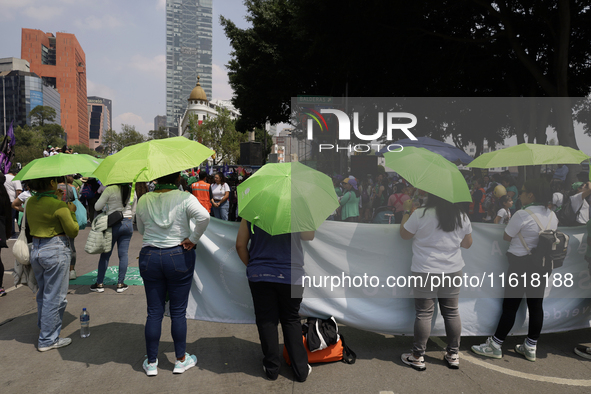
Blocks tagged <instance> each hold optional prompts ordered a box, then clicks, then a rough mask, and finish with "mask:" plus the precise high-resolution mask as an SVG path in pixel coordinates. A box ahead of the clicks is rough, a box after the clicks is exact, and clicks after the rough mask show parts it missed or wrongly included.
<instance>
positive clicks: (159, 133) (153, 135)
mask: <svg viewBox="0 0 591 394" xmlns="http://www.w3.org/2000/svg"><path fill="white" fill-rule="evenodd" d="M168 137H169V135H168V131H166V128H165V127H160V128H159V129H158V130H150V131H148V141H149V140H161V139H164V138H168Z"/></svg>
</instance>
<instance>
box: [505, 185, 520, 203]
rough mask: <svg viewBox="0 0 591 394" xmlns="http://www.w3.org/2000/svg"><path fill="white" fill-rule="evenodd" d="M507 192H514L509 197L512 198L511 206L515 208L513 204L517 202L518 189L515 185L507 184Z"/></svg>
mask: <svg viewBox="0 0 591 394" xmlns="http://www.w3.org/2000/svg"><path fill="white" fill-rule="evenodd" d="M509 192H513V193H515V194H514V195H513V197H512V198H511V199H512V200H513V206H512V207H511V208H515V204H516V203H517V199H518V198H519V190H517V186H509V187H507V193H509Z"/></svg>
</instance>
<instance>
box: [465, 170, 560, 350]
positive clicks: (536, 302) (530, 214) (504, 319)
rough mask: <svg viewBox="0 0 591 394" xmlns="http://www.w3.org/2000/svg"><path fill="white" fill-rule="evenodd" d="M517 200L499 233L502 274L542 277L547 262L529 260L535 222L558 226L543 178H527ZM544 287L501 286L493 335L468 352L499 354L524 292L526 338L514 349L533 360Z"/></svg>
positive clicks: (552, 227) (534, 242)
mask: <svg viewBox="0 0 591 394" xmlns="http://www.w3.org/2000/svg"><path fill="white" fill-rule="evenodd" d="M519 199H520V200H521V203H522V204H523V207H524V208H523V209H521V210H519V211H517V212H516V213H515V214H514V215H513V216H512V217H511V220H509V224H507V227H505V234H504V235H503V239H504V240H505V241H509V242H511V244H510V245H509V250H508V251H507V259H508V260H509V269H508V271H507V276H506V277H507V278H509V277H511V276H512V277H517V278H522V277H525V278H529V279H531V278H532V277H533V276H532V275H534V274H538V275H539V277H540V278H542V277H543V276H544V274H549V273H550V272H551V271H552V266H551V264H546V265H545V266H544V265H542V264H541V263H539V264H537V263H536V262H535V261H533V260H532V255H531V254H529V252H530V250H532V249H534V248H535V247H536V246H538V240H539V233H540V231H541V230H540V225H538V223H537V221H539V222H540V224H541V225H542V226H543V227H544V228H545V229H549V230H556V228H557V227H558V219H557V218H556V214H555V213H554V212H553V211H552V210H551V209H548V206H549V205H550V204H551V201H552V190H551V188H550V185H549V184H548V182H547V181H546V180H544V179H531V180H529V181H526V182H525V184H524V185H523V188H522V190H521V193H520V195H519ZM526 282H528V281H526ZM541 283H543V281H541ZM545 289H546V287H545V286H544V285H542V286H536V287H533V286H532V285H531V281H530V282H528V284H526V285H525V286H523V282H521V283H520V284H518V285H517V286H515V287H513V286H507V287H505V298H504V300H503V312H502V314H501V319H500V320H499V324H498V325H497V330H496V331H495V334H494V335H493V336H492V337H489V338H488V339H487V340H486V342H485V343H483V344H481V345H474V346H472V351H473V352H474V353H476V354H480V355H481V356H486V357H493V358H501V357H503V352H502V350H501V346H502V345H503V342H504V341H505V338H507V335H509V332H510V331H511V329H512V328H513V324H514V323H515V316H516V315H517V310H518V309H519V305H520V304H521V300H522V298H523V296H524V295H525V297H526V299H527V310H528V312H529V325H528V332H527V338H526V339H525V341H524V342H523V344H519V345H517V346H515V351H516V352H517V353H519V354H521V355H523V356H524V357H525V358H526V359H528V360H529V361H535V360H536V346H537V343H538V339H539V337H540V333H541V332H542V325H543V323H544V309H543V307H542V303H543V301H544V290H545Z"/></svg>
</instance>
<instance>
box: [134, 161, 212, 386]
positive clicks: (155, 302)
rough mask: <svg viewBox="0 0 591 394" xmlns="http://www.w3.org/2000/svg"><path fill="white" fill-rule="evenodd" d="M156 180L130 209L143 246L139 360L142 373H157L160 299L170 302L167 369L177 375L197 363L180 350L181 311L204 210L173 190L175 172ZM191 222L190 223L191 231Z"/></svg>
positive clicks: (182, 342)
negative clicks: (143, 352) (142, 352)
mask: <svg viewBox="0 0 591 394" xmlns="http://www.w3.org/2000/svg"><path fill="white" fill-rule="evenodd" d="M157 181H158V183H157V185H156V189H155V191H154V192H150V193H147V194H144V196H143V197H142V198H141V199H140V200H139V202H138V204H137V210H136V220H137V227H138V230H139V232H140V234H142V235H143V245H144V246H143V247H142V250H141V251H140V256H139V268H140V274H141V276H142V279H143V280H144V288H145V291H146V301H147V304H148V317H147V319H146V327H145V336H146V349H147V358H146V360H145V361H144V363H143V368H144V370H145V371H146V374H147V375H148V376H154V375H156V374H158V345H159V342H160V333H161V330H162V318H163V316H164V304H165V300H166V297H168V298H169V300H170V304H169V305H170V307H169V308H170V318H171V323H172V328H171V333H172V338H173V341H174V349H175V356H176V360H177V361H176V363H175V366H174V370H173V373H183V372H185V371H186V370H187V369H189V368H192V367H194V366H195V365H196V364H197V357H196V356H195V355H190V354H189V353H186V346H187V343H186V340H187V318H186V312H187V302H188V299H189V292H190V290H191V283H192V280H193V271H194V270H195V258H196V254H195V250H194V247H195V244H196V243H197V241H198V240H199V238H201V236H202V235H203V233H204V231H205V229H206V228H207V225H208V224H209V213H207V210H206V209H205V208H203V206H202V205H201V204H200V203H199V201H198V200H197V198H196V197H195V196H194V195H193V194H191V193H184V192H181V191H180V190H179V189H178V185H179V182H180V173H179V172H174V173H172V174H169V175H165V176H162V177H160V178H158V179H157ZM192 220H193V221H194V222H195V228H194V230H193V231H191V227H190V223H191V221H192Z"/></svg>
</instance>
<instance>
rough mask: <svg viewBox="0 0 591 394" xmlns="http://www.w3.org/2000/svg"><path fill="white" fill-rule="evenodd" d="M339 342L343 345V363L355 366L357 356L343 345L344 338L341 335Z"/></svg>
mask: <svg viewBox="0 0 591 394" xmlns="http://www.w3.org/2000/svg"><path fill="white" fill-rule="evenodd" d="M340 336H341V342H342V344H343V362H344V363H347V364H355V361H356V360H357V354H356V353H355V352H354V351H353V350H351V348H350V347H349V346H347V345H346V344H345V337H343V335H342V334H341V335H340Z"/></svg>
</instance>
